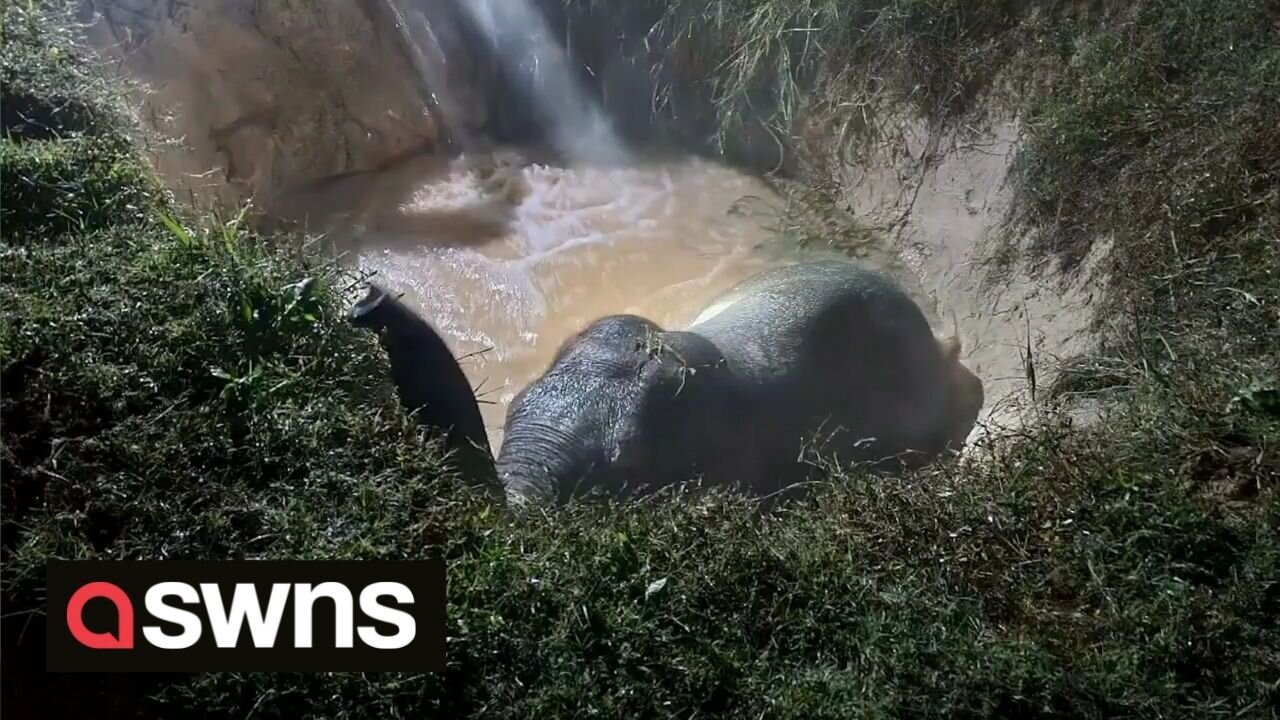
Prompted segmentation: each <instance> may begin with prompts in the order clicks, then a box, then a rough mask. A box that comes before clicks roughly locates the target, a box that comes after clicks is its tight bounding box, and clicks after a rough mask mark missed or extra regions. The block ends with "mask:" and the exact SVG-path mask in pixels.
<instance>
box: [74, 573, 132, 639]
mask: <svg viewBox="0 0 1280 720" xmlns="http://www.w3.org/2000/svg"><path fill="white" fill-rule="evenodd" d="M95 598H102V599H104V600H107V601H109V602H110V603H111V604H112V605H115V606H116V632H115V634H114V635H113V634H111V633H110V632H94V631H92V630H90V629H89V628H88V627H86V626H85V624H84V606H85V605H86V604H87V603H88V602H89V601H90V600H93V599H95ZM67 629H69V630H70V631H71V636H72V637H74V638H75V639H76V641H77V642H79V643H80V644H81V645H84V646H85V647H90V648H93V649H95V650H130V649H132V648H133V603H132V602H130V601H129V596H128V595H125V594H124V591H123V590H121V589H120V588H119V587H117V586H116V585H113V584H111V583H109V582H91V583H87V584H85V585H83V586H81V587H80V589H78V590H76V591H75V594H73V595H72V596H71V600H70V602H68V603H67Z"/></svg>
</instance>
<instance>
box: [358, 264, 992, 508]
mask: <svg viewBox="0 0 1280 720" xmlns="http://www.w3.org/2000/svg"><path fill="white" fill-rule="evenodd" d="M353 319H354V321H355V322H357V323H358V324H360V325H362V326H364V327H368V328H370V329H374V330H377V331H379V332H380V334H381V336H382V338H383V344H384V347H385V348H386V349H387V352H388V354H389V356H390V358H391V364H392V374H393V379H394V381H395V383H396V386H397V388H398V389H399V392H400V396H401V398H402V399H403V401H404V403H405V404H406V405H407V406H409V407H412V408H418V407H423V406H425V408H424V410H422V411H419V415H418V418H419V420H420V421H421V422H423V423H424V424H425V425H428V426H431V427H434V428H437V429H440V430H442V431H444V432H445V433H446V438H447V441H448V443H449V445H450V447H452V448H454V449H456V450H457V451H458V453H459V455H460V457H462V458H463V460H464V463H463V466H464V472H468V473H469V474H470V476H471V477H473V478H475V479H477V481H480V482H489V483H492V482H494V481H495V480H496V482H497V484H498V487H500V488H501V490H503V491H505V493H506V496H507V498H508V499H509V500H510V501H511V502H513V503H517V504H520V503H524V502H527V501H530V500H539V501H548V500H549V501H564V500H567V499H569V498H571V497H573V496H575V495H578V494H580V493H584V492H587V491H592V490H602V491H605V492H607V493H610V494H613V495H625V494H629V493H638V492H645V491H647V490H650V489H654V488H658V487H663V486H667V485H671V484H674V483H679V482H682V481H685V480H688V479H691V478H694V477H702V478H703V479H704V480H705V481H707V482H709V483H712V484H737V485H739V486H740V487H743V488H744V489H746V490H748V491H751V492H755V493H772V492H774V491H776V490H778V489H780V488H781V487H782V486H784V485H786V484H789V483H792V482H795V481H797V480H799V479H802V478H804V477H806V476H807V473H808V470H809V469H810V468H809V466H807V465H806V464H805V463H804V462H801V461H800V460H801V458H802V456H803V452H804V450H805V449H806V448H808V449H810V450H812V451H815V452H816V453H818V454H819V455H824V456H827V457H831V458H835V459H837V460H838V461H840V462H869V463H872V464H876V465H879V466H882V467H892V466H894V465H898V466H902V465H905V466H907V467H912V466H918V465H920V464H922V463H924V462H928V461H929V460H931V459H933V458H936V457H937V456H938V455H939V454H941V453H944V452H946V451H947V450H948V449H949V448H955V447H957V446H958V445H959V444H960V443H962V442H963V440H964V437H965V436H966V435H967V434H968V433H969V431H970V430H971V429H972V427H973V425H974V423H975V422H976V419H977V415H978V412H979V410H980V409H981V407H982V403H983V394H982V383H981V381H980V380H979V379H978V378H977V377H976V376H974V375H973V374H972V373H971V372H969V371H968V370H967V369H966V368H964V366H963V365H961V364H960V362H959V357H958V355H959V349H960V348H959V345H958V343H956V342H954V341H940V340H939V339H938V338H937V337H936V336H935V335H934V334H933V332H932V330H931V329H930V327H929V324H928V322H927V320H926V319H925V317H924V314H923V313H922V311H921V310H920V308H919V307H918V306H917V305H916V304H915V302H914V301H912V300H911V298H910V297H909V296H908V295H907V294H906V293H905V291H903V290H902V288H901V287H900V286H898V285H897V284H896V283H895V282H894V281H892V280H891V279H890V278H888V277H887V276H886V275H884V274H882V273H880V272H878V271H873V270H869V269H866V268H863V267H861V266H859V265H857V264H854V263H850V262H841V261H824V262H814V263H803V264H797V265H790V266H786V267H782V268H777V269H773V270H767V271H764V272H762V273H759V274H757V275H755V276H752V277H750V278H748V279H746V280H744V281H743V282H742V283H739V284H738V285H737V286H735V287H734V288H732V289H730V290H729V291H728V292H726V293H724V294H723V295H721V296H720V297H719V298H717V299H716V300H714V301H713V302H712V303H710V304H709V306H708V307H707V308H706V309H705V310H704V311H703V312H702V313H701V314H700V315H699V316H698V317H697V318H696V319H695V321H694V322H693V323H692V324H691V325H690V326H689V327H688V328H687V329H686V330H683V331H676V330H666V329H664V328H662V327H659V326H658V325H657V324H655V323H653V322H651V321H649V320H647V319H645V318H642V317H638V316H635V315H611V316H607V317H603V318H600V319H599V320H597V321H595V322H593V323H592V324H590V325H589V326H587V327H586V328H585V329H583V330H582V331H581V332H579V333H578V334H577V335H575V336H574V337H572V338H570V339H568V340H567V341H565V342H564V343H563V344H562V346H561V347H560V348H559V349H558V351H557V352H556V354H555V356H554V357H553V359H552V361H551V363H550V365H549V367H548V368H547V370H546V372H545V373H544V374H543V375H542V376H541V377H539V378H538V379H537V380H535V381H534V382H532V383H530V385H529V386H528V387H526V388H524V389H523V390H522V391H521V392H520V393H519V394H518V395H517V396H516V397H515V398H514V399H513V400H512V402H511V404H510V406H509V408H508V411H507V418H506V426H505V431H504V433H505V437H504V440H503V444H502V447H501V449H500V450H499V452H498V455H497V459H496V460H493V461H491V460H489V458H490V457H491V456H490V455H489V450H488V447H487V445H486V443H485V440H484V437H485V435H484V428H483V424H482V422H481V420H480V413H479V409H478V406H477V404H476V400H475V397H474V395H473V394H472V390H471V387H470V385H469V384H468V383H467V381H466V378H465V376H464V375H463V373H462V371H461V369H460V368H459V367H458V364H457V362H456V361H455V360H454V358H453V356H452V355H451V354H450V353H449V352H448V350H447V348H445V346H444V342H443V340H441V339H440V337H439V336H438V335H437V334H436V332H435V331H434V330H433V329H432V328H431V326H430V325H429V324H427V323H426V322H425V321H423V320H422V319H421V318H418V317H417V316H415V315H414V314H413V313H412V312H410V311H408V310H407V309H406V308H404V306H403V305H401V304H400V303H399V302H398V301H396V300H395V299H394V298H391V297H389V296H388V295H387V293H386V292H385V291H383V290H381V289H379V288H377V287H374V288H371V289H370V292H369V294H368V295H367V296H366V298H365V299H364V300H363V301H361V303H359V304H357V306H356V308H355V309H354V310H353Z"/></svg>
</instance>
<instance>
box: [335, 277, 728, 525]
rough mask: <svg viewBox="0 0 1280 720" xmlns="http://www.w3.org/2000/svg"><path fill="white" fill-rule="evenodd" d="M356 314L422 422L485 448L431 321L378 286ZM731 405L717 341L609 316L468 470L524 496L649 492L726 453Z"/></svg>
mask: <svg viewBox="0 0 1280 720" xmlns="http://www.w3.org/2000/svg"><path fill="white" fill-rule="evenodd" d="M352 321H353V322H354V323H356V324H357V325H360V326H362V327H368V328H372V329H377V330H378V331H379V332H380V334H381V336H382V337H383V347H384V348H385V349H386V351H387V353H388V355H389V357H390V360H391V368H392V376H393V380H394V382H395V385H396V387H397V389H398V392H399V393H400V396H401V398H402V400H403V402H404V403H405V405H406V406H409V407H412V408H419V407H422V408H423V409H422V410H419V411H418V415H417V417H418V419H419V421H420V422H422V423H423V424H424V425H427V426H430V427H432V428H435V429H437V430H439V431H443V432H445V433H447V434H448V435H447V437H449V438H450V440H449V442H450V444H451V446H454V447H461V448H465V447H466V446H472V447H477V448H483V447H486V445H485V443H484V440H483V438H484V437H485V436H484V428H483V424H482V421H481V419H480V412H479V406H478V405H477V403H476V399H475V395H474V393H473V392H472V389H471V387H470V385H469V383H468V382H467V380H466V377H465V376H464V375H463V372H462V370H461V368H460V367H459V366H458V364H457V361H456V360H455V359H454V357H453V355H452V354H451V353H450V352H449V351H448V349H447V347H446V345H445V343H444V341H443V340H442V339H441V338H440V336H439V335H438V334H437V333H436V332H435V330H434V329H433V328H432V327H431V326H430V325H429V324H428V323H426V322H425V321H424V320H422V319H421V318H419V317H417V316H416V315H415V314H414V313H412V312H411V311H409V310H408V308H405V307H404V306H403V305H402V304H400V303H399V302H398V301H397V300H395V299H394V298H391V297H389V296H388V295H387V293H386V292H385V291H383V290H381V289H378V288H374V289H373V290H371V291H370V294H369V296H368V297H366V299H365V300H364V301H362V302H361V303H360V304H359V305H357V306H356V308H355V309H354V310H353V311H352ZM732 404H733V393H732V380H731V378H730V377H729V372H728V368H727V367H726V364H725V362H724V358H723V356H722V355H721V353H720V352H719V350H718V349H717V348H716V347H715V346H714V345H713V344H712V343H711V342H710V341H708V340H706V339H705V338H702V337H700V336H698V335H695V334H692V333H687V332H671V331H666V330H663V329H662V328H661V327H659V326H658V325H656V324H655V323H653V322H650V321H649V320H646V319H644V318H641V317H638V316H635V315H611V316H607V317H603V318H601V319H599V320H597V321H595V322H594V323H592V324H591V325H589V326H588V327H587V328H585V329H584V330H583V331H581V332H580V333H578V334H577V335H575V336H574V337H572V338H570V339H569V340H567V341H566V342H564V343H563V344H562V345H561V347H560V348H559V349H558V350H557V352H556V354H555V356H554V357H553V359H552V361H551V363H550V366H549V367H548V368H547V370H546V371H545V372H544V373H543V375H542V376H541V377H539V378H538V379H536V380H534V381H533V382H532V383H530V384H529V386H528V387H526V388H524V389H523V390H522V391H521V392H520V393H519V394H518V395H517V396H516V397H515V398H514V399H513V400H512V402H511V404H510V406H509V408H508V411H507V418H506V426H505V430H504V439H503V443H502V447H501V449H500V451H499V453H498V455H497V461H496V463H495V462H493V461H492V460H491V459H490V458H491V456H490V455H489V454H488V453H487V452H486V453H485V455H484V456H483V457H481V456H477V455H472V456H470V457H471V459H472V460H473V462H472V463H471V464H470V465H469V466H466V465H464V472H469V473H470V475H471V476H472V477H473V478H476V479H478V480H480V481H481V482H492V479H493V478H496V479H497V480H498V481H499V483H500V485H501V487H502V488H504V489H505V491H506V495H507V498H508V501H510V502H511V503H512V504H514V505H522V504H524V503H526V502H528V501H531V500H533V501H552V502H556V501H564V500H567V499H569V498H571V497H573V496H576V495H580V494H583V493H586V492H589V491H592V490H597V489H600V490H606V491H607V492H609V493H610V494H612V495H615V496H616V495H621V494H627V493H634V492H644V491H646V490H647V489H653V488H654V487H655V486H662V485H668V484H672V483H677V482H681V481H684V480H688V479H690V478H692V477H694V476H695V475H697V474H699V473H701V472H706V471H708V470H709V467H708V466H709V465H710V463H711V462H712V461H713V460H715V458H717V457H719V456H721V455H723V452H722V451H721V449H722V448H724V446H725V445H724V443H725V442H727V440H721V439H718V436H719V435H723V431H722V430H721V428H723V427H724V422H723V421H724V419H725V417H726V416H727V415H729V414H731V413H732V412H733V408H732ZM424 406H425V407H424ZM713 448H714V450H713ZM486 463H487V465H486Z"/></svg>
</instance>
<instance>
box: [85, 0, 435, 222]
mask: <svg viewBox="0 0 1280 720" xmlns="http://www.w3.org/2000/svg"><path fill="white" fill-rule="evenodd" d="M388 7H390V5H389V2H386V1H384V0H359V1H358V2H357V1H353V2H316V1H315V0H273V1H272V2H269V3H263V2H256V1H255V0H200V1H199V2H196V1H195V0H163V1H162V0H90V1H89V2H86V3H85V7H84V11H85V13H84V15H85V16H86V17H87V18H89V21H90V25H89V39H90V41H91V42H92V43H93V44H94V45H95V46H97V47H98V48H99V49H100V50H101V51H102V52H103V53H105V54H106V56H107V57H109V58H111V59H112V60H114V61H115V62H116V63H117V65H118V69H119V71H120V72H121V74H123V75H126V76H129V77H131V78H133V79H135V80H138V81H140V86H141V87H140V90H139V93H138V98H137V100H138V102H137V103H136V105H137V107H138V108H139V112H140V114H141V117H140V118H139V119H140V120H141V121H142V125H143V127H148V128H151V129H154V130H155V131H157V134H159V135H161V136H163V137H165V138H167V139H168V141H167V142H164V143H162V144H161V145H159V146H158V147H156V148H155V151H156V157H155V161H156V164H157V168H158V170H159V171H160V173H161V175H162V176H164V177H166V178H168V179H169V180H170V181H171V182H176V184H177V185H178V186H179V187H181V189H183V190H185V189H188V188H189V189H191V190H193V191H194V192H193V194H194V195H195V196H196V198H197V199H198V200H200V201H205V202H210V201H212V202H220V201H226V200H232V201H239V200H245V199H253V200H254V203H255V205H256V206H257V207H259V208H261V209H266V208H268V207H269V205H270V203H271V199H272V198H273V197H276V196H277V195H278V194H279V192H280V191H281V190H282V189H284V188H287V187H291V186H297V185H303V184H306V183H309V182H311V181H314V180H318V179H320V178H324V177H327V176H332V175H336V174H341V173H348V172H353V171H362V170H372V169H376V168H379V167H381V166H383V165H385V164H387V163H388V162H391V161H393V160H394V159H396V158H399V157H403V156H405V155H407V154H410V153H415V152H422V151H431V150H433V149H434V148H435V147H436V146H437V144H438V143H439V142H440V140H441V136H440V132H439V129H438V122H437V120H436V118H435V115H434V113H433V112H432V107H431V105H432V104H431V98H430V95H429V93H428V92H427V91H426V89H425V86H424V84H423V83H422V82H421V75H420V73H419V70H418V68H417V67H415V63H414V61H413V60H414V59H413V58H411V57H410V56H409V54H408V53H406V48H405V45H404V39H403V37H402V36H401V35H400V34H399V33H398V32H397V28H396V27H395V23H396V19H395V18H394V17H392V16H391V15H390V14H389V13H388V12H387V9H388ZM211 169H212V172H211ZM179 179H181V180H179ZM182 186H185V187H182Z"/></svg>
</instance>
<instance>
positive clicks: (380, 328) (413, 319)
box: [350, 286, 499, 493]
mask: <svg viewBox="0 0 1280 720" xmlns="http://www.w3.org/2000/svg"><path fill="white" fill-rule="evenodd" d="M350 319H351V322H352V324H354V325H355V326H357V327H362V328H366V329H368V330H372V331H373V332H376V333H377V334H378V336H379V339H380V341H381V344H382V347H383V348H384V349H385V350H386V352H387V357H388V359H389V360H390V362H391V377H392V380H393V382H394V383H395V386H396V391H397V393H398V394H399V396H400V401H401V403H403V404H404V406H405V407H406V408H407V409H408V410H409V411H410V412H411V413H413V414H414V416H415V418H416V419H417V421H418V422H419V423H420V424H422V425H423V426H425V427H428V428H430V429H432V430H436V431H438V432H440V433H442V434H443V435H444V438H445V445H446V449H447V450H448V451H449V454H450V456H451V457H452V458H454V459H455V461H456V463H457V466H458V470H459V471H460V472H461V474H462V476H463V478H464V479H465V480H467V481H468V482H470V483H473V484H476V485H479V486H482V487H484V488H486V489H487V490H490V491H493V492H495V493H496V492H497V491H498V489H499V486H498V483H497V475H496V471H495V467H494V462H493V455H492V452H491V451H490V449H489V441H488V436H487V434H486V433H485V428H484V419H483V418H482V416H481V415H480V405H479V404H478V403H477V402H476V396H475V392H474V391H473V390H472V389H471V384H470V383H469V382H468V381H467V377H466V375H465V374H464V373H463V371H462V367H461V366H459V365H458V361H457V360H456V359H455V358H454V356H453V353H452V352H450V350H449V347H448V346H447V345H446V344H445V342H444V340H443V339H442V338H441V337H440V335H439V334H438V333H436V331H435V329H434V328H432V327H431V325H430V324H428V323H427V322H426V321H424V320H422V319H421V318H419V317H418V316H417V315H415V314H414V313H413V312H411V311H410V310H409V309H408V308H406V307H405V306H404V305H403V304H401V303H400V302H399V301H398V300H396V299H395V298H393V297H391V296H390V295H388V294H387V292H386V291H385V290H383V289H382V288H380V287H377V286H371V287H370V288H369V292H368V294H366V295H365V297H364V299H362V300H361V301H360V302H359V303H357V304H356V305H355V307H354V308H352V310H351V316H350Z"/></svg>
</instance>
